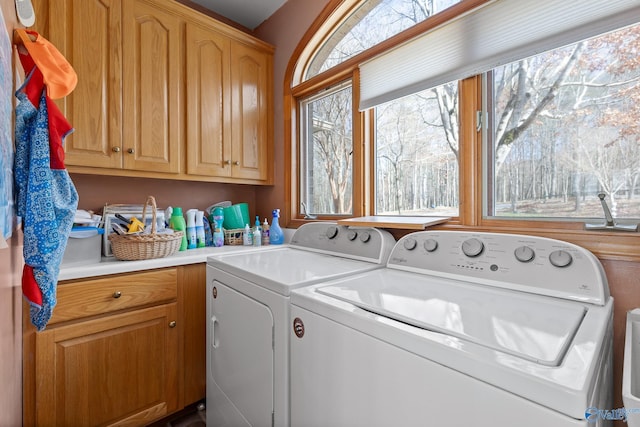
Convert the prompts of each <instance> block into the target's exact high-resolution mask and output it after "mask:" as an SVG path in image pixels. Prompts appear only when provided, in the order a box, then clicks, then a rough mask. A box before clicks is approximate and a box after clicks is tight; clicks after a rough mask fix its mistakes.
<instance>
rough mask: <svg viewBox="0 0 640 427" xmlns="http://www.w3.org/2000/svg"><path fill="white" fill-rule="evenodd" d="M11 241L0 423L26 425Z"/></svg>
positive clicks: (13, 243)
mask: <svg viewBox="0 0 640 427" xmlns="http://www.w3.org/2000/svg"><path fill="white" fill-rule="evenodd" d="M14 4H15V3H14V2H13V0H0V7H2V15H3V16H4V19H5V23H6V25H7V28H6V31H7V32H8V33H9V34H10V36H11V35H12V33H13V27H14V25H15V22H16V17H15V8H14ZM0 30H1V31H4V30H5V29H4V28H2V29H0ZM6 54H8V53H7V52H2V55H6ZM3 101H4V100H3ZM8 244H9V248H7V249H0V384H2V385H1V386H0V387H2V391H1V392H0V426H19V425H21V424H22V323H21V318H22V291H21V289H20V278H21V273H22V264H23V258H22V235H21V233H20V232H19V231H16V232H14V235H13V237H12V238H11V239H9V241H8Z"/></svg>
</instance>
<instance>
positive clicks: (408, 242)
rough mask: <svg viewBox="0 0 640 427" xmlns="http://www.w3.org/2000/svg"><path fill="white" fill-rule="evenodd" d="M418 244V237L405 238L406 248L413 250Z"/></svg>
mask: <svg viewBox="0 0 640 427" xmlns="http://www.w3.org/2000/svg"><path fill="white" fill-rule="evenodd" d="M416 246H418V242H416V239H414V238H413V237H409V238H408V239H405V240H404V248H405V249H406V250H408V251H412V250H414V249H415V248H416Z"/></svg>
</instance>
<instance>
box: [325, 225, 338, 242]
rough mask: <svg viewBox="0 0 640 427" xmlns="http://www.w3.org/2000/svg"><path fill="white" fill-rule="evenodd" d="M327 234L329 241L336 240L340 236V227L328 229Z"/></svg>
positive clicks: (333, 226)
mask: <svg viewBox="0 0 640 427" xmlns="http://www.w3.org/2000/svg"><path fill="white" fill-rule="evenodd" d="M326 234H327V237H328V238H329V239H333V238H335V237H336V236H337V235H338V227H336V226H335V225H332V226H330V227H329V228H327V231H326Z"/></svg>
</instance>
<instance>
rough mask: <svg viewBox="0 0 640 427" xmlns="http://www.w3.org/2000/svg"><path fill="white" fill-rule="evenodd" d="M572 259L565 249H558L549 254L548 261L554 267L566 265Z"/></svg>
mask: <svg viewBox="0 0 640 427" xmlns="http://www.w3.org/2000/svg"><path fill="white" fill-rule="evenodd" d="M572 261H573V257H572V256H571V254H570V253H569V252H567V251H563V250H562V249H558V250H557V251H553V252H551V253H550V254H549V262H550V263H551V265H553V266H555V267H560V268H562V267H567V266H568V265H569V264H571V262H572Z"/></svg>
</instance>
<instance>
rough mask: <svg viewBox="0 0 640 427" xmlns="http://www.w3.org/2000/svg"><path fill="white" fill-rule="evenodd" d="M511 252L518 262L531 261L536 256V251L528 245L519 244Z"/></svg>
mask: <svg viewBox="0 0 640 427" xmlns="http://www.w3.org/2000/svg"><path fill="white" fill-rule="evenodd" d="M513 254H514V255H515V257H516V259H517V260H518V261H520V262H529V261H532V260H533V259H534V258H535V256H536V253H535V252H534V251H533V249H531V248H530V247H529V246H520V247H519V248H516V250H515V251H513Z"/></svg>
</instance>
